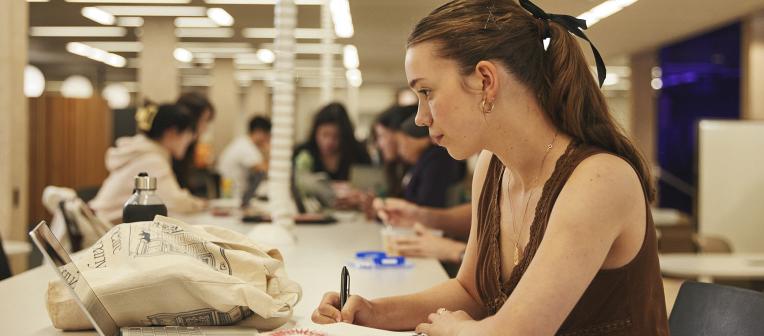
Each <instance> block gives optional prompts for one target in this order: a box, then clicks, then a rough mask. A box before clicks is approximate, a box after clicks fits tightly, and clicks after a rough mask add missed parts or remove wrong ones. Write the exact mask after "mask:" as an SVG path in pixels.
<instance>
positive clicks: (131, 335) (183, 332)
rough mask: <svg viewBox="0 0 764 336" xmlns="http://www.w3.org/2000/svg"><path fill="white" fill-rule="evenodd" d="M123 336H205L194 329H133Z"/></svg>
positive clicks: (197, 329) (199, 330)
mask: <svg viewBox="0 0 764 336" xmlns="http://www.w3.org/2000/svg"><path fill="white" fill-rule="evenodd" d="M126 331H127V332H126V333H123V334H122V336H204V333H203V332H202V331H201V329H199V328H194V327H131V328H127V329H126Z"/></svg>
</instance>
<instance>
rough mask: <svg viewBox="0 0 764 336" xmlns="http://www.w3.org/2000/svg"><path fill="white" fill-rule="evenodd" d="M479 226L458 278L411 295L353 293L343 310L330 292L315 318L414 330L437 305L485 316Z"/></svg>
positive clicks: (479, 183) (482, 172)
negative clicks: (478, 271) (479, 284)
mask: <svg viewBox="0 0 764 336" xmlns="http://www.w3.org/2000/svg"><path fill="white" fill-rule="evenodd" d="M490 159H491V153H488V152H484V153H482V154H481V155H480V159H479V160H478V164H477V166H476V168H475V179H473V185H472V190H473V193H475V191H476V190H477V193H478V194H479V192H480V191H481V190H482V188H483V182H484V180H485V176H486V172H487V169H488V163H489V162H490ZM475 203H476V202H475ZM472 213H473V221H474V220H476V218H477V217H476V216H475V215H476V214H477V206H476V205H474V206H473V209H472ZM476 227H477V225H472V229H471V231H470V238H469V241H468V243H467V250H466V252H465V256H464V261H463V262H462V266H461V268H460V269H459V274H458V275H457V278H456V279H451V280H448V281H446V282H444V283H442V284H440V285H437V286H435V287H433V288H430V289H428V290H425V291H422V292H419V293H416V294H411V295H403V296H394V297H388V298H381V299H376V300H372V301H368V300H365V299H364V298H362V297H360V296H357V295H353V296H351V297H350V298H349V299H348V302H347V303H346V304H345V307H343V309H342V312H340V310H339V309H338V307H339V295H338V294H337V293H334V292H332V293H327V294H326V295H325V296H324V299H323V300H322V301H321V303H320V304H319V307H318V308H317V309H316V310H315V311H314V312H313V316H312V319H313V321H314V322H316V323H333V322H340V321H345V322H349V323H355V324H360V325H367V326H371V327H375V328H382V329H390V330H411V329H414V327H416V325H417V324H419V323H422V322H425V321H427V316H428V314H430V313H433V312H435V311H436V310H438V308H446V309H449V310H464V311H466V312H468V313H469V314H470V315H471V316H473V317H476V318H482V317H484V316H485V315H486V311H485V309H484V307H483V304H482V302H481V301H480V296H479V295H477V289H476V287H475V264H476V258H477V248H476V246H475V244H476V243H477V241H476V240H477V238H476V237H475V234H476Z"/></svg>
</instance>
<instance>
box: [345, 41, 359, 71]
mask: <svg viewBox="0 0 764 336" xmlns="http://www.w3.org/2000/svg"><path fill="white" fill-rule="evenodd" d="M342 63H343V64H344V65H345V69H358V66H359V65H360V64H359V63H360V62H359V61H358V49H357V48H356V47H355V46H354V45H352V44H348V45H346V46H345V47H344V48H343V49H342Z"/></svg>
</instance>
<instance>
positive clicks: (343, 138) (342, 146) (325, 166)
mask: <svg viewBox="0 0 764 336" xmlns="http://www.w3.org/2000/svg"><path fill="white" fill-rule="evenodd" d="M294 152H295V159H294V161H295V164H294V165H295V171H296V172H297V173H298V175H299V173H300V172H312V173H318V172H324V173H326V174H327V175H328V176H329V179H331V180H333V181H347V180H348V178H349V177H350V166H351V165H353V164H369V163H371V159H370V158H369V153H367V152H366V148H365V147H364V146H363V144H361V143H360V142H358V140H356V138H355V130H354V128H353V124H352V123H351V122H350V118H349V117H348V113H347V111H346V110H345V107H344V106H342V104H340V103H331V104H329V105H326V106H325V107H324V108H322V109H321V111H319V112H318V113H317V114H316V116H315V117H314V118H313V127H312V128H311V131H310V137H309V138H308V141H307V142H305V143H304V144H302V145H300V146H298V147H297V148H296V149H295V151H294Z"/></svg>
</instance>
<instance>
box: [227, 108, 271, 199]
mask: <svg viewBox="0 0 764 336" xmlns="http://www.w3.org/2000/svg"><path fill="white" fill-rule="evenodd" d="M270 144H271V121H270V120H269V119H267V118H264V117H259V116H258V117H254V118H252V119H251V120H250V121H249V131H248V133H247V134H246V135H242V136H239V137H238V138H236V139H235V140H234V141H232V142H231V143H230V144H228V146H227V147H226V148H225V149H224V150H223V153H221V154H220V157H219V158H218V162H217V171H218V172H219V173H220V175H221V177H222V178H223V179H224V180H226V179H227V180H230V181H231V183H233V190H235V191H234V193H233V194H234V196H236V197H241V193H242V192H243V191H244V190H245V189H246V188H247V176H248V175H249V174H250V173H251V172H267V171H268V162H269V157H270Z"/></svg>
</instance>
